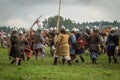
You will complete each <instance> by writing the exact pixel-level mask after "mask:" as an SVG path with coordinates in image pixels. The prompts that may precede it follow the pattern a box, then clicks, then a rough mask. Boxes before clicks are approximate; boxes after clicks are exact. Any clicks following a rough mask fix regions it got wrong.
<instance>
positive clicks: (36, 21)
mask: <svg viewBox="0 0 120 80" xmlns="http://www.w3.org/2000/svg"><path fill="white" fill-rule="evenodd" d="M41 17H42V16H41V15H40V16H39V17H38V18H37V19H36V20H35V22H34V23H33V24H32V26H31V27H30V29H29V30H28V31H27V32H26V33H25V34H23V36H26V35H27V34H28V33H29V32H30V31H31V30H32V28H33V26H34V25H35V24H36V23H37V24H38V22H39V19H40V18H41Z"/></svg>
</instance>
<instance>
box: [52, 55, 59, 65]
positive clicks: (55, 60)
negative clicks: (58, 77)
mask: <svg viewBox="0 0 120 80" xmlns="http://www.w3.org/2000/svg"><path fill="white" fill-rule="evenodd" d="M57 59H58V58H57V57H55V58H54V64H53V65H56V64H57Z"/></svg>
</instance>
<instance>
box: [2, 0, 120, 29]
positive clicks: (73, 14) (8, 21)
mask: <svg viewBox="0 0 120 80" xmlns="http://www.w3.org/2000/svg"><path fill="white" fill-rule="evenodd" d="M58 4H59V0H0V25H2V26H3V25H6V26H8V25H9V26H18V27H21V26H22V27H30V26H31V25H32V24H33V22H34V21H35V19H36V18H37V17H39V16H40V15H42V18H41V20H44V19H45V18H47V17H49V16H54V15H57V14H58ZM119 8H120V0H62V5H61V16H63V17H66V18H71V19H72V20H75V21H76V22H80V23H82V22H86V21H88V22H93V21H101V20H105V21H106V20H107V21H113V20H118V21H120V9H119Z"/></svg>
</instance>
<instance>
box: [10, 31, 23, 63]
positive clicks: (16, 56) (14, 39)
mask: <svg viewBox="0 0 120 80" xmlns="http://www.w3.org/2000/svg"><path fill="white" fill-rule="evenodd" d="M10 41H11V46H12V47H11V50H10V54H9V56H10V58H11V59H12V62H11V64H13V63H14V62H16V65H20V63H21V53H20V47H19V45H20V40H19V36H18V32H17V31H16V30H14V31H13V32H12V34H11V38H10Z"/></svg>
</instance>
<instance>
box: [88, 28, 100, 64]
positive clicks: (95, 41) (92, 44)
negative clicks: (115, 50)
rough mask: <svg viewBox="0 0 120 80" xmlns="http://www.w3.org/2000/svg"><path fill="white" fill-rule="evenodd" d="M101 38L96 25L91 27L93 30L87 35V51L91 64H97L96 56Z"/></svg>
mask: <svg viewBox="0 0 120 80" xmlns="http://www.w3.org/2000/svg"><path fill="white" fill-rule="evenodd" d="M100 44H101V38H100V35H99V29H98V27H97V26H95V27H93V32H92V31H91V33H90V37H89V51H90V58H91V60H92V63H93V64H97V57H98V54H99V50H100Z"/></svg>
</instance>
